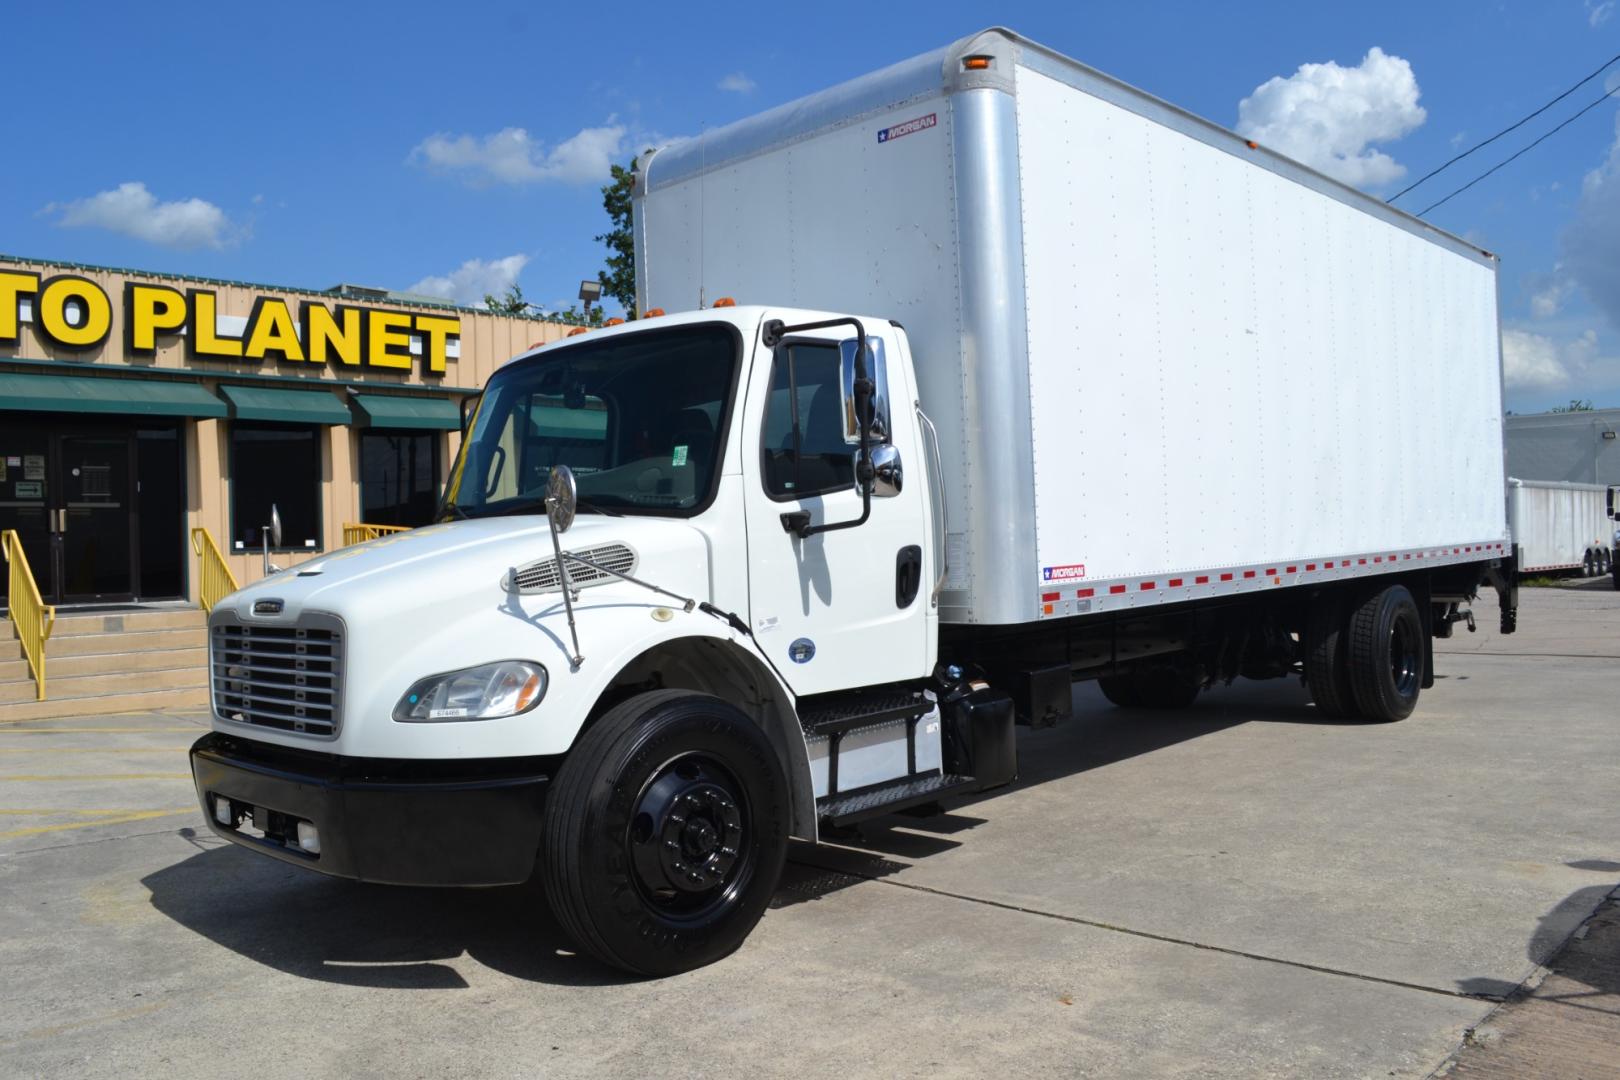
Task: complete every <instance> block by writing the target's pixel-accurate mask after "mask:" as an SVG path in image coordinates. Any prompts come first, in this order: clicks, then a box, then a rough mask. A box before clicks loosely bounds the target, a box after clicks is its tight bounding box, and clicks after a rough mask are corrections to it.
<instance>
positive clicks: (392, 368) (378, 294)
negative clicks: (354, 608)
mask: <svg viewBox="0 0 1620 1080" xmlns="http://www.w3.org/2000/svg"><path fill="white" fill-rule="evenodd" d="M568 329H569V328H568V327H566V326H563V325H560V324H557V323H552V322H547V321H543V320H540V319H537V318H524V317H509V316H497V315H492V314H490V313H488V312H486V311H482V310H478V309H473V308H462V307H455V306H451V305H446V304H442V303H438V302H434V301H433V300H431V298H425V297H413V296H408V295H405V294H399V293H389V292H386V291H383V290H379V289H366V288H359V287H355V286H337V287H334V288H332V289H328V290H325V291H319V290H304V289H293V288H282V287H275V286H264V285H252V284H246V283H242V282H232V281H217V280H209V279H202V278H182V277H175V276H170V275H165V274H157V273H147V272H143V271H137V270H116V269H111V268H106V267H93V266H80V265H71V264H65V263H55V262H48V261H39V260H28V259H13V258H7V257H0V530H4V529H13V530H16V532H17V534H18V536H19V537H20V539H21V542H22V546H23V550H24V551H25V552H26V554H27V557H28V561H29V563H30V565H31V567H32V569H33V571H34V577H35V580H36V581H37V583H38V585H39V588H40V591H41V593H42V594H44V598H45V602H46V603H54V604H59V605H73V604H118V603H139V602H147V601H162V600H186V599H189V600H193V601H195V599H196V595H197V578H198V574H197V555H196V554H195V552H194V548H193V542H194V537H193V530H195V529H206V530H207V531H208V534H209V536H210V537H211V538H213V539H214V540H215V541H216V543H217V545H218V547H219V549H220V550H221V551H222V552H223V553H224V554H225V557H226V561H227V563H228V564H229V565H230V567H231V569H232V571H233V573H234V574H235V575H236V578H237V580H238V582H240V583H242V584H247V583H248V582H249V581H253V580H256V579H257V578H258V577H260V576H261V574H262V566H263V554H262V552H263V549H264V547H265V544H266V540H267V535H268V531H267V525H268V523H269V521H270V517H271V512H272V508H274V510H275V512H276V513H277V514H278V515H279V517H280V521H281V527H282V528H281V531H282V536H281V543H280V545H279V546H274V547H272V549H271V558H272V560H273V561H274V562H275V564H276V565H278V566H282V567H286V566H288V565H293V564H297V563H299V562H303V561H307V560H310V559H313V558H316V557H318V556H319V555H321V554H322V553H323V552H328V551H332V550H334V549H335V548H337V547H339V546H341V545H342V543H343V526H344V524H345V523H350V522H357V523H358V522H363V523H367V524H380V525H418V524H423V523H425V522H426V521H427V520H428V519H429V517H430V516H431V515H432V513H433V510H434V506H435V504H436V502H437V500H438V495H439V491H440V490H441V488H442V485H443V483H444V480H445V477H446V475H447V472H448V469H449V465H450V461H451V458H452V457H453V455H454V453H455V450H456V447H457V444H458V437H459V430H460V415H461V404H462V402H464V401H466V400H468V399H469V398H470V397H471V396H472V395H475V394H477V393H478V391H479V390H480V389H481V388H482V387H483V385H484V382H485V381H486V380H487V379H488V378H489V376H490V374H491V373H492V372H493V371H494V370H495V369H496V368H497V367H499V366H500V365H501V364H502V363H504V362H505V361H506V360H507V359H509V358H510V357H512V356H514V355H516V354H518V353H520V352H523V351H524V350H526V349H528V348H529V347H531V346H532V345H534V344H539V343H544V342H548V341H554V340H556V339H558V338H560V337H562V336H563V335H564V334H565V333H566V332H567V331H568ZM196 539H197V540H198V541H200V539H201V538H200V537H198V538H196ZM5 587H6V578H5V575H4V574H3V573H0V589H4V588H5ZM5 599H6V597H5V596H4V595H3V594H0V603H3V602H4V600H5Z"/></svg>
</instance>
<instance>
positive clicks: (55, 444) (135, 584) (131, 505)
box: [40, 424, 141, 606]
mask: <svg viewBox="0 0 1620 1080" xmlns="http://www.w3.org/2000/svg"><path fill="white" fill-rule="evenodd" d="M71 439H103V440H108V441H113V440H122V441H123V443H124V490H123V492H122V495H121V500H122V505H123V508H124V517H125V520H126V523H127V529H128V533H129V543H128V545H127V547H126V550H125V553H124V554H125V558H126V559H127V560H128V567H127V581H128V584H129V590H128V591H127V592H120V593H106V594H99V595H98V594H92V595H88V596H86V595H83V594H76V595H71V596H70V595H69V594H68V593H67V591H66V585H67V573H66V569H65V562H64V556H65V554H66V547H67V533H66V531H65V530H63V531H60V532H59V531H57V530H56V529H54V528H52V529H51V530H50V537H51V577H52V581H51V595H52V596H53V597H54V599H50V600H47V603H54V604H61V605H64V606H69V605H86V604H119V603H134V601H135V598H136V597H137V596H139V595H140V589H139V585H140V566H141V561H140V556H141V537H140V512H139V508H138V507H137V505H136V490H135V489H136V479H135V478H136V472H137V469H136V464H137V463H136V459H135V455H136V452H137V451H136V447H135V442H136V439H135V427H134V426H133V425H129V426H122V425H118V426H88V425H83V424H76V425H74V426H72V427H68V428H61V429H52V430H51V431H50V433H49V442H48V443H47V450H46V460H45V471H46V474H47V475H48V476H49V477H50V478H51V480H52V484H51V490H50V491H48V492H47V498H46V500H45V507H46V513H47V514H49V515H51V523H52V524H54V523H55V521H56V515H57V514H62V515H64V517H63V520H64V521H65V520H66V517H65V515H66V513H67V511H68V510H69V509H70V508H69V506H68V504H67V498H66V496H67V483H66V477H65V474H64V471H63V470H64V469H66V467H67V463H66V461H65V460H64V455H63V452H62V446H63V444H64V443H66V442H67V441H69V440H71ZM40 591H41V592H43V591H44V590H43V589H42V590H40Z"/></svg>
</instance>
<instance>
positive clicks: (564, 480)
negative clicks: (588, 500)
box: [546, 465, 579, 535]
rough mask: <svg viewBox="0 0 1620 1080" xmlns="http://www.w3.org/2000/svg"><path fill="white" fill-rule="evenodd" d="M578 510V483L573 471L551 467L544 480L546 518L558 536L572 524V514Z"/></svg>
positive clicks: (561, 466) (561, 467)
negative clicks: (548, 474) (549, 520)
mask: <svg viewBox="0 0 1620 1080" xmlns="http://www.w3.org/2000/svg"><path fill="white" fill-rule="evenodd" d="M578 508H579V483H578V482H577V481H576V480H575V479H574V470H573V469H570V468H569V467H568V466H566V465H553V466H552V468H551V475H550V476H549V477H547V478H546V517H548V518H550V519H551V527H552V528H553V529H555V530H556V532H557V533H558V535H561V534H562V533H565V532H567V531H568V529H569V526H571V525H573V524H574V512H575V511H576V510H577V509H578Z"/></svg>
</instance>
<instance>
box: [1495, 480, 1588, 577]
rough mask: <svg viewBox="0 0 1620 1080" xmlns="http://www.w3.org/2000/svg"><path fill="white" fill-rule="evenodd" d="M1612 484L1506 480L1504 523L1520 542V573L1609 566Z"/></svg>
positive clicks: (1585, 571)
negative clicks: (1506, 509) (1505, 516)
mask: <svg viewBox="0 0 1620 1080" xmlns="http://www.w3.org/2000/svg"><path fill="white" fill-rule="evenodd" d="M1613 491H1614V489H1613V488H1607V487H1604V486H1603V485H1602V484H1562V483H1556V482H1553V481H1544V480H1518V479H1510V480H1509V481H1508V524H1509V527H1511V528H1512V530H1513V541H1514V543H1516V544H1518V545H1519V549H1520V556H1519V573H1521V574H1548V573H1554V574H1556V573H1564V572H1568V571H1572V570H1573V571H1578V572H1579V573H1580V574H1581V576H1583V577H1594V576H1596V575H1598V574H1607V573H1608V572H1609V570H1610V561H1611V558H1612V556H1611V553H1610V549H1611V546H1612V542H1613V534H1614V523H1613V521H1612V520H1611V512H1612V507H1611V502H1612V500H1613V498H1614V496H1613V494H1612V492H1613Z"/></svg>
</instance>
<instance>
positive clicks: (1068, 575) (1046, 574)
mask: <svg viewBox="0 0 1620 1080" xmlns="http://www.w3.org/2000/svg"><path fill="white" fill-rule="evenodd" d="M1085 576H1086V564H1085V563H1072V564H1070V565H1068V566H1048V567H1045V568H1044V569H1042V570H1041V580H1042V581H1079V580H1080V579H1081V578H1083V577H1085Z"/></svg>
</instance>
